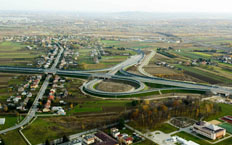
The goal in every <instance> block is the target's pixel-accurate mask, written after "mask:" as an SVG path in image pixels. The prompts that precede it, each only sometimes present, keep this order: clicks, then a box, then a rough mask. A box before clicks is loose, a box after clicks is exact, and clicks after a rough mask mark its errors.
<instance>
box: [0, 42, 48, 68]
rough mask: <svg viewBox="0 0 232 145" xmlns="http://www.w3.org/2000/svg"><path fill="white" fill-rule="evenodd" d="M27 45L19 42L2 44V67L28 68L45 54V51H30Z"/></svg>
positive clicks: (0, 63)
mask: <svg viewBox="0 0 232 145" xmlns="http://www.w3.org/2000/svg"><path fill="white" fill-rule="evenodd" d="M26 46H27V45H24V44H21V43H18V42H11V41H7V42H1V43H0V65H11V66H27V64H28V63H30V64H33V62H34V58H36V57H38V56H40V55H42V54H44V52H43V51H37V50H28V49H26Z"/></svg>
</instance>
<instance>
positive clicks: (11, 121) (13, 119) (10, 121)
mask: <svg viewBox="0 0 232 145" xmlns="http://www.w3.org/2000/svg"><path fill="white" fill-rule="evenodd" d="M0 118H5V119H6V121H5V124H4V125H0V130H3V129H6V128H9V127H11V126H14V125H15V124H16V123H17V117H16V116H0Z"/></svg>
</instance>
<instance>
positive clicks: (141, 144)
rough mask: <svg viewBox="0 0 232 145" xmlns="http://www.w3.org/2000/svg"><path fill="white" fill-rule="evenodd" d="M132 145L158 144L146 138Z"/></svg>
mask: <svg viewBox="0 0 232 145" xmlns="http://www.w3.org/2000/svg"><path fill="white" fill-rule="evenodd" d="M134 145H158V144H156V143H154V142H152V141H150V140H148V139H146V140H144V141H142V142H138V143H135V144H134Z"/></svg>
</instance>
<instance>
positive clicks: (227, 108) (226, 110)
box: [205, 104, 232, 121]
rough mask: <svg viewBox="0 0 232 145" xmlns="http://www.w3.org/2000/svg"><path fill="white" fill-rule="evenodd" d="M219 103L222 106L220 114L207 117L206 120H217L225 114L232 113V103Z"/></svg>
mask: <svg viewBox="0 0 232 145" xmlns="http://www.w3.org/2000/svg"><path fill="white" fill-rule="evenodd" d="M218 105H219V106H220V107H221V109H222V111H221V112H220V113H218V114H215V115H213V116H211V117H208V118H205V119H206V121H210V120H215V119H216V120H217V119H219V118H221V117H223V116H226V115H232V111H231V110H232V105H230V104H218Z"/></svg>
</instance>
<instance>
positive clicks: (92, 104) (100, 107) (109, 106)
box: [67, 100, 131, 115]
mask: <svg viewBox="0 0 232 145" xmlns="http://www.w3.org/2000/svg"><path fill="white" fill-rule="evenodd" d="M130 106H131V101H127V100H99V101H85V102H83V103H80V104H78V105H76V106H74V107H73V109H71V110H69V111H68V112H67V114H68V115H70V114H78V113H97V112H109V111H111V112H115V111H116V112H117V111H120V110H123V109H124V108H125V107H130Z"/></svg>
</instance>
